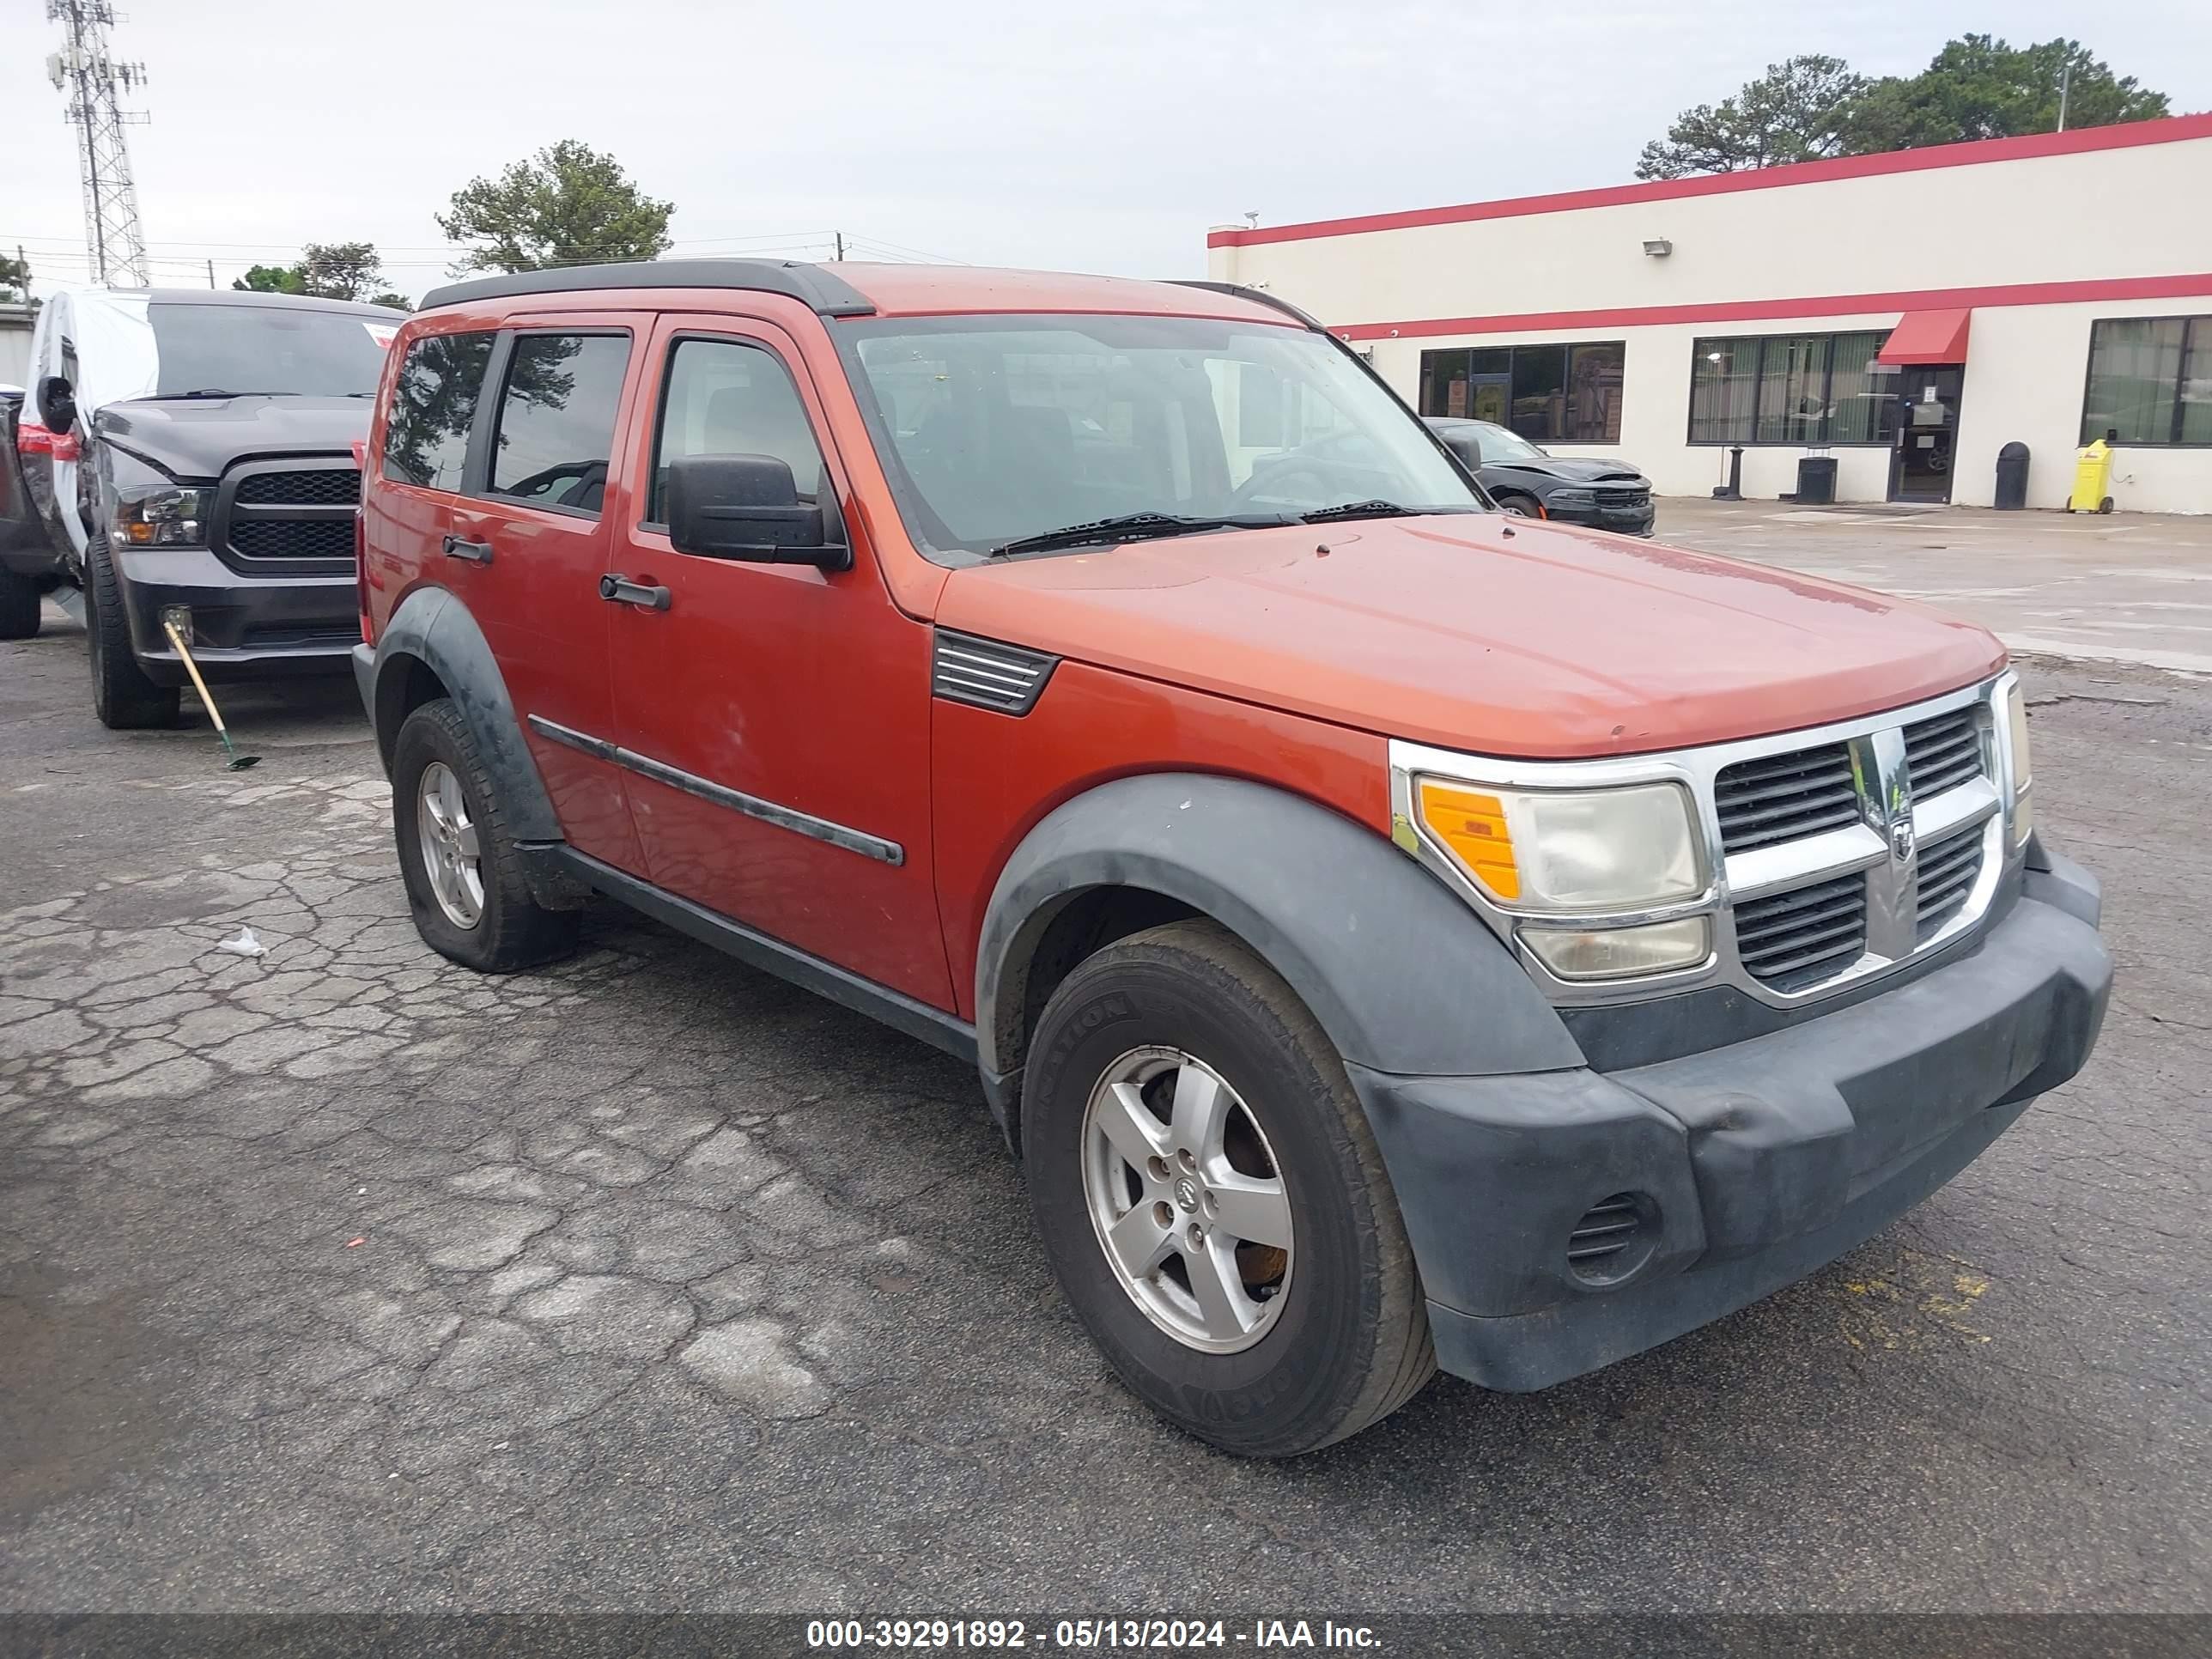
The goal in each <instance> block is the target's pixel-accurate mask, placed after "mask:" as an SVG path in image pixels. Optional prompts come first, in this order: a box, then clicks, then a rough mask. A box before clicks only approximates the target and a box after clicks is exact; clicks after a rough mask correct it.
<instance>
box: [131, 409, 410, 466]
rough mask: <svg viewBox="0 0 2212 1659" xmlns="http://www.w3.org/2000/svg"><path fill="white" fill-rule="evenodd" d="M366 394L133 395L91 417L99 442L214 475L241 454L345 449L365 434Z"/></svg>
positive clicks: (155, 461) (156, 461)
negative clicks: (198, 396)
mask: <svg viewBox="0 0 2212 1659" xmlns="http://www.w3.org/2000/svg"><path fill="white" fill-rule="evenodd" d="M373 408H374V399H372V398H285V397H280V398H272V397H253V398H189V399H185V398H132V399H130V400H127V401H125V402H123V403H116V404H107V405H106V406H105V407H103V408H102V409H101V410H100V413H99V414H98V415H96V416H94V417H93V431H94V434H95V435H97V436H98V437H99V438H100V440H101V441H103V442H107V443H112V444H114V445H115V446H116V447H118V448H120V449H127V450H129V451H130V452H131V453H132V454H134V455H137V456H138V457H139V458H140V459H143V460H147V461H150V462H152V463H153V464H154V465H155V466H158V467H160V468H161V470H162V471H164V472H167V473H168V474H169V475H170V476H171V477H178V478H216V477H222V471H223V469H224V468H226V467H228V465H230V464H231V463H232V462H234V461H236V460H240V459H243V458H245V457H246V456H248V455H301V454H320V453H351V451H352V449H353V447H354V445H355V444H356V443H358V442H360V441H362V440H363V439H365V438H366V437H368V417H369V413H370V411H371V410H372V409H373Z"/></svg>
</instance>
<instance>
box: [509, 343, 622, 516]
mask: <svg viewBox="0 0 2212 1659" xmlns="http://www.w3.org/2000/svg"><path fill="white" fill-rule="evenodd" d="M627 368H629V336H627V335H615V334H524V335H520V336H518V337H516V339H515V342H514V352H513V356H512V357H510V358H509V359H508V362H507V390H506V393H505V395H504V396H503V397H502V398H501V401H500V406H499V430H498V435H497V436H496V437H495V439H494V440H493V444H492V454H491V479H490V490H491V493H492V494H493V495H505V496H508V497H510V498H512V499H513V500H515V501H528V502H530V503H531V504H532V505H533V506H538V507H565V508H567V509H568V510H569V511H571V512H575V513H598V512H599V502H600V499H601V497H602V496H603V495H605V493H606V487H607V459H608V457H609V455H610V454H611V453H612V452H613V449H614V438H615V410H616V409H617V406H618V405H619V404H621V402H622V387H623V372H624V371H625V370H626V369H627Z"/></svg>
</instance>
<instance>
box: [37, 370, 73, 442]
mask: <svg viewBox="0 0 2212 1659" xmlns="http://www.w3.org/2000/svg"><path fill="white" fill-rule="evenodd" d="M36 402H37V404H38V409H39V422H40V424H41V425H42V426H44V427H45V428H46V430H47V431H49V432H51V433H53V434H54V435H56V436H59V435H61V434H63V433H64V432H66V431H68V430H69V429H70V428H71V427H73V426H75V425H76V391H75V390H74V389H73V388H72V387H71V386H70V383H69V382H68V381H67V380H64V379H62V377H61V376H60V375H58V374H48V375H46V376H45V377H44V378H43V379H41V380H40V382H39V391H38V397H37V399H36Z"/></svg>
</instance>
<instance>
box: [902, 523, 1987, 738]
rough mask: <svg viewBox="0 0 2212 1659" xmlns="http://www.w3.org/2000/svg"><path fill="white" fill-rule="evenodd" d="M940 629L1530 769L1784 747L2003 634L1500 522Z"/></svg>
mask: <svg viewBox="0 0 2212 1659" xmlns="http://www.w3.org/2000/svg"><path fill="white" fill-rule="evenodd" d="M936 620H937V622H938V623H939V625H940V626H943V627H946V628H953V629H961V630H963V631H965V632H969V633H973V634H978V635H985V636H987V637H990V638H993V639H1000V640H1004V641H1007V642H1008V643H1010V644H1017V645H1025V646H1029V647H1033V648H1035V649H1037V650H1042V651H1048V652H1052V653H1056V654H1058V655H1060V656H1064V657H1068V658H1072V659H1078V660H1080V661H1084V662H1089V663H1095V664H1097V665H1101V666H1103V667H1108V668H1114V669H1119V670H1121V671H1126V672H1128V673H1133V674H1141V675H1144V676H1146V678H1152V679H1158V680H1167V681H1172V682H1174V683H1176V684H1182V685H1188V686H1191V687H1194V688H1197V689H1199V690H1206V691H1211V692H1216V693H1218V694H1219V695H1221V696H1228V697H1234V698H1237V699H1239V700H1240V701H1243V702H1253V703H1261V704H1264V705H1266V706H1267V707H1270V708H1281V709H1286V710H1291V711H1293V712H1296V713H1299V714H1309V715H1312V716H1314V717H1315V718H1317V719H1321V720H1330V721H1334V722H1336V723H1338V724H1340V725H1344V726H1356V727H1358V728H1360V729H1362V730H1365V731H1369V732H1379V733H1382V734H1384V735H1386V736H1390V737H1399V738H1410V739H1413V740H1414V741H1417V742H1422V743H1431V744H1439V745H1442V746H1443V747H1446V748H1452V749H1462V750H1473V751H1475V752H1478V753H1481V754H1488V755H1502V756H1513V757H1530V758H1545V757H1560V758H1565V757H1581V756H1601V755H1620V754H1634V753H1637V752H1638V751H1641V750H1653V749H1671V748H1680V747H1685V746H1687V745H1689V744H1701V743H1716V742H1720V741H1723V740H1725V739H1728V738H1743V737H1751V736H1756V735H1762V734H1765V733H1769V732H1785V731H1790V730H1794V729H1796V728H1799V727H1802V726H1817V725H1820V724H1821V723H1822V722H1824V721H1827V720H1844V719H1849V718H1850V717H1853V716H1855V715H1860V714H1875V713H1877V712H1879V711H1881V710H1882V709H1886V708H1895V707H1897V706H1898V705H1899V704H1902V703H1907V702H1912V701H1914V700H1915V699H1917V698H1920V697H1926V696H1935V695H1936V694H1937V693H1939V692H1942V691H1948V690H1954V689H1955V688H1957V687H1959V686H1961V685H1966V684H1971V683H1972V681H1974V680H1976V679H1978V678H1981V677H1983V676H1984V675H1986V674H1989V673H1990V672H1993V671H1995V670H1996V668H1997V667H1999V666H2000V665H2002V663H2003V662H2004V660H2005V653H2004V648H2003V647H2002V646H2001V645H1999V644H1998V643H1997V641H1996V639H1995V638H1993V637H1992V636H1991V635H1989V634H1988V633H1986V632H1985V631H1984V630H1983V629H1979V628H1977V627H1975V626H1973V625H1972V624H1971V623H1962V622H1957V621H1954V620H1952V619H1951V618H1948V617H1943V616H1941V615H1939V614H1937V613H1936V612H1934V611H1929V610H1926V609H1923V607H1921V606H1919V605H1914V604H1912V603H1911V602H1910V601H1908V600H1905V599H1892V598H1890V597H1888V596H1887V595H1885V594H1880V593H1871V592H1864V591H1863V590H1861V589H1857V588H1852V587H1846V586H1842V585H1840V584H1838V583H1835V582H1827V581H1821V580H1817V579H1815V578H1814V577H1810V576H1802V575H1798V574H1795V573H1793V572H1790V571H1786V570H1776V569H1771V568H1767V567H1765V566H1763V565H1751V564H1744V563H1741V562H1737V561H1735V560H1732V559H1722V558H1715V557H1712V556H1710V555H1707V554H1703V553H1690V552H1685V551H1682V550H1679V549H1675V548H1670V547H1666V546H1659V545H1654V544H1652V543H1650V542H1647V541H1641V540H1632V539H1630V538H1626V537H1616V536H1609V535H1606V534H1604V533H1602V532H1586V531H1577V530H1575V529H1572V528H1570V527H1567V526H1555V525H1548V524H1543V523H1538V522H1531V521H1528V520H1510V519H1507V518H1505V517H1504V516H1503V515H1499V514H1492V513H1481V514H1465V515H1455V516H1451V517H1431V518H1420V519H1385V520H1368V521H1362V522H1359V523H1356V524H1346V525H1328V526H1314V527H1311V528H1287V529H1282V530H1256V531H1246V532H1231V533H1225V534H1221V535H1210V536H1188V537H1182V538H1176V539H1174V540H1168V541H1157V542H1139V543H1132V544H1127V545H1124V546H1121V547H1115V548H1110V549H1103V550H1100V551H1098V552H1096V553H1088V552H1086V553H1069V554H1060V555H1056V556H1046V557H1036V558H1030V559H1022V560H1017V561H1015V562H1011V563H1004V564H990V565H977V566H969V567H963V568H961V569H959V570H957V571H955V572H953V573H952V574H951V579H950V580H947V582H946V583H945V588H944V592H943V594H942V596H941V598H940V600H939V607H938V614H937V618H936Z"/></svg>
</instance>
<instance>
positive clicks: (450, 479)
mask: <svg viewBox="0 0 2212 1659" xmlns="http://www.w3.org/2000/svg"><path fill="white" fill-rule="evenodd" d="M491 342H492V337H491V336H490V335H489V334H425V335H424V336H422V338H420V339H418V340H416V341H415V342H414V343H412V344H410V346H409V347H408V348H407V356H405V357H404V359H403V360H402V361H401V362H400V365H399V379H398V384H397V385H395V386H393V388H392V410H391V412H390V414H389V415H388V416H386V421H385V425H384V476H385V477H387V478H392V479H395V480H397V481H398V483H411V484H421V485H422V486H423V487H424V488H425V489H459V488H460V487H461V466H462V464H463V462H464V461H465V460H466V459H467V457H468V449H469V428H471V426H473V425H475V424H476V418H477V394H478V393H479V392H482V391H483V377H484V367H485V365H486V364H488V363H489V362H490V361H491Z"/></svg>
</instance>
